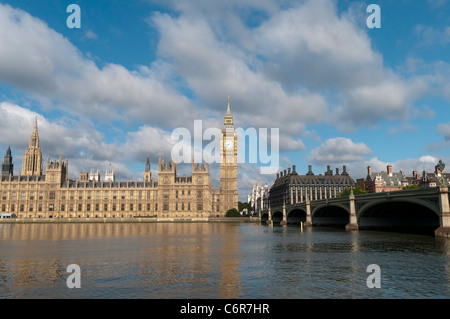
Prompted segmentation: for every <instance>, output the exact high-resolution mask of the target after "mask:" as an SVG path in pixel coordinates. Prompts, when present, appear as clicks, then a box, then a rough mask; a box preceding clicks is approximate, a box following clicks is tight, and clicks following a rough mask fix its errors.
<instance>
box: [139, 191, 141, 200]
mask: <svg viewBox="0 0 450 319" xmlns="http://www.w3.org/2000/svg"><path fill="white" fill-rule="evenodd" d="M139 199H142V191H139Z"/></svg>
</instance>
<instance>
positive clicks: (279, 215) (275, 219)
mask: <svg viewBox="0 0 450 319" xmlns="http://www.w3.org/2000/svg"><path fill="white" fill-rule="evenodd" d="M282 220H283V212H280V211H279V210H277V211H276V212H274V213H272V221H273V222H274V224H275V223H277V224H279V223H281V221H282Z"/></svg>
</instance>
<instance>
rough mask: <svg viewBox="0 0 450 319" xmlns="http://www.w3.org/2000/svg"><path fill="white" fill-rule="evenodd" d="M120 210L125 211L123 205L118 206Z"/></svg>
mask: <svg viewBox="0 0 450 319" xmlns="http://www.w3.org/2000/svg"><path fill="white" fill-rule="evenodd" d="M120 210H121V211H122V212H123V211H124V210H125V204H120Z"/></svg>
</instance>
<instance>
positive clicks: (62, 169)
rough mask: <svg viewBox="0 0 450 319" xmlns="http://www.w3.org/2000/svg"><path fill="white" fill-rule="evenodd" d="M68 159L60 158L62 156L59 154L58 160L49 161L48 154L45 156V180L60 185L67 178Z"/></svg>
mask: <svg viewBox="0 0 450 319" xmlns="http://www.w3.org/2000/svg"><path fill="white" fill-rule="evenodd" d="M68 165H69V160H68V159H67V158H66V161H63V160H62V156H61V155H60V156H59V160H56V158H55V159H53V161H50V156H47V163H46V165H45V181H46V182H48V183H51V184H55V185H58V184H59V185H61V184H62V183H64V182H65V181H66V180H67V177H68V175H67V173H68Z"/></svg>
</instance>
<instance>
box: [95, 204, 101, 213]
mask: <svg viewBox="0 0 450 319" xmlns="http://www.w3.org/2000/svg"><path fill="white" fill-rule="evenodd" d="M99 210H100V204H95V211H96V212H98V211H99Z"/></svg>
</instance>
